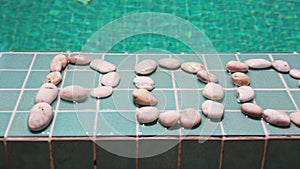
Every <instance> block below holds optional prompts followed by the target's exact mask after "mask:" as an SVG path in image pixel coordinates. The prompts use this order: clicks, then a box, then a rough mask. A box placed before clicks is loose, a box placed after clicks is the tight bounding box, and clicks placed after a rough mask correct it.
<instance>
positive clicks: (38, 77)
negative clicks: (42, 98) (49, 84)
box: [25, 71, 50, 88]
mask: <svg viewBox="0 0 300 169" xmlns="http://www.w3.org/2000/svg"><path fill="white" fill-rule="evenodd" d="M49 72H50V71H32V72H31V73H30V75H29V77H28V80H27V83H26V85H25V88H40V87H41V86H42V85H43V84H44V81H45V77H46V76H47V75H48V73H49Z"/></svg>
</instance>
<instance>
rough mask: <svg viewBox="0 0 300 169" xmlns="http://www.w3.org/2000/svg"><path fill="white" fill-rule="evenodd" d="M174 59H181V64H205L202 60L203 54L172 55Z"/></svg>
mask: <svg viewBox="0 0 300 169" xmlns="http://www.w3.org/2000/svg"><path fill="white" fill-rule="evenodd" d="M172 57H173V58H176V59H179V60H180V61H181V63H184V62H199V63H201V64H204V62H203V59H202V54H182V55H176V54H175V55H172Z"/></svg>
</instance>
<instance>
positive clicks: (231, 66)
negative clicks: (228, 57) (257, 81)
mask: <svg viewBox="0 0 300 169" xmlns="http://www.w3.org/2000/svg"><path fill="white" fill-rule="evenodd" d="M226 69H227V70H228V71H229V72H247V71H248V69H249V67H248V65H246V64H245V63H243V62H239V61H234V60H232V61H229V62H228V63H227V64H226Z"/></svg>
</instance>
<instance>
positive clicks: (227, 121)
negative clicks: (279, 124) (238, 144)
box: [222, 112, 265, 135]
mask: <svg viewBox="0 0 300 169" xmlns="http://www.w3.org/2000/svg"><path fill="white" fill-rule="evenodd" d="M222 121H223V127H224V131H225V135H265V133H264V130H263V128H262V125H261V120H260V119H253V118H250V117H247V116H245V115H244V114H243V113H242V112H225V113H224V118H223V120H222Z"/></svg>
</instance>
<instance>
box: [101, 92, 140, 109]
mask: <svg viewBox="0 0 300 169" xmlns="http://www.w3.org/2000/svg"><path fill="white" fill-rule="evenodd" d="M100 109H101V110H134V109H135V106H134V104H133V98H132V90H114V91H113V94H112V96H110V97H107V98H103V99H100Z"/></svg>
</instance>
